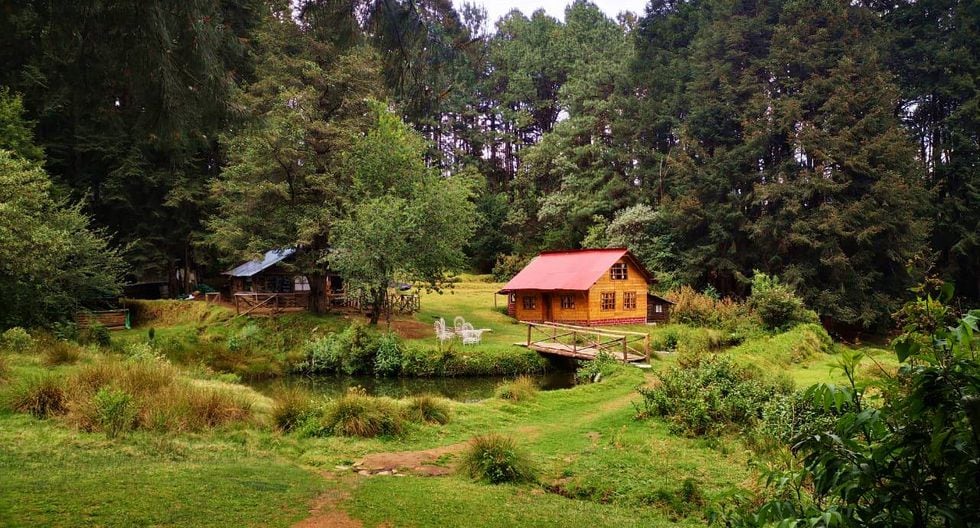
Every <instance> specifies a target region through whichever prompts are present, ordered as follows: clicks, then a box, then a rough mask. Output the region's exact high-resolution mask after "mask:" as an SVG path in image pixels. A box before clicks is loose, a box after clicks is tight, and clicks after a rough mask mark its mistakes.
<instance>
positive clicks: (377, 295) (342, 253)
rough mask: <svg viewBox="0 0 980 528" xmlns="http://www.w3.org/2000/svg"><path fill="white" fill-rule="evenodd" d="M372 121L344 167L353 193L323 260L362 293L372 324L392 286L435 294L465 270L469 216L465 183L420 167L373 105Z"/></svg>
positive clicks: (412, 149)
mask: <svg viewBox="0 0 980 528" xmlns="http://www.w3.org/2000/svg"><path fill="white" fill-rule="evenodd" d="M373 114H374V115H375V116H376V119H377V121H376V125H375V127H374V128H373V129H372V130H370V131H368V133H367V134H365V135H364V136H363V137H362V138H360V139H359V140H358V141H357V142H356V143H355V144H354V146H353V148H352V149H351V152H350V154H349V156H348V157H347V160H346V164H345V166H346V168H347V170H348V171H349V172H350V173H351V174H352V175H353V182H352V191H353V193H352V195H351V196H350V199H349V201H348V203H349V204H350V205H349V207H348V209H347V211H348V212H347V216H346V217H345V218H343V219H342V220H340V221H338V222H337V224H336V226H335V228H334V231H333V233H332V234H331V246H332V248H331V251H330V254H329V257H328V260H329V263H330V267H331V269H333V270H336V271H338V272H339V273H340V274H341V275H342V276H343V277H344V278H345V280H346V281H347V283H348V285H349V286H350V287H352V288H353V289H361V290H362V291H364V292H366V294H367V295H368V297H369V298H370V301H371V305H372V307H373V308H372V310H371V323H372V324H376V323H377V322H378V319H379V317H380V316H381V314H382V313H385V311H386V307H385V301H386V299H387V295H388V289H389V288H390V287H392V285H393V283H394V282H395V281H396V280H410V281H413V282H415V283H418V284H421V285H425V286H426V287H429V288H434V289H439V288H441V287H442V286H444V285H446V284H448V283H449V282H450V280H451V277H450V274H451V273H452V272H454V271H457V270H459V269H461V268H463V267H464V266H465V262H466V260H465V254H464V251H463V250H464V247H465V245H466V242H467V240H468V239H469V237H470V236H472V233H473V227H474V217H475V215H476V210H475V207H474V206H473V204H472V203H471V202H470V200H469V199H470V188H469V186H468V185H467V184H466V182H465V181H461V179H460V178H458V177H448V178H443V177H440V176H439V174H438V173H437V172H436V171H435V170H433V169H431V168H429V167H426V165H425V163H424V160H423V157H422V154H423V152H424V150H425V148H424V143H423V140H422V138H420V137H419V136H418V134H417V133H416V132H414V131H412V130H411V129H410V128H409V127H408V126H407V125H405V124H404V123H403V122H402V121H401V120H400V119H399V118H398V117H397V116H395V115H394V114H392V113H391V112H389V111H388V110H387V109H385V108H384V107H383V106H382V105H380V104H376V105H375V106H374V110H373Z"/></svg>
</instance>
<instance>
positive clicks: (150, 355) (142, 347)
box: [125, 343, 164, 362]
mask: <svg viewBox="0 0 980 528" xmlns="http://www.w3.org/2000/svg"><path fill="white" fill-rule="evenodd" d="M125 352H126V355H127V356H129V360H130V361H137V362H138V361H157V360H160V361H162V360H163V359H164V356H163V354H162V353H161V352H160V350H159V349H158V348H157V347H156V346H154V345H152V344H150V343H130V344H128V345H126V349H125Z"/></svg>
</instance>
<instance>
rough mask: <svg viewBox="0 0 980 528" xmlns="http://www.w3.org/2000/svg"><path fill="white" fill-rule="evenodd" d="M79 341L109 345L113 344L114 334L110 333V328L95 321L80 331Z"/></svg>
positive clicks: (88, 343)
mask: <svg viewBox="0 0 980 528" xmlns="http://www.w3.org/2000/svg"><path fill="white" fill-rule="evenodd" d="M78 341H79V342H80V343H82V344H86V345H99V346H101V347H109V346H110V345H112V336H111V335H109V329H108V328H106V327H105V326H104V325H101V324H98V323H95V324H92V325H90V326H86V327H84V328H82V329H80V330H79V331H78Z"/></svg>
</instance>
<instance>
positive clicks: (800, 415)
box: [759, 390, 846, 445]
mask: <svg viewBox="0 0 980 528" xmlns="http://www.w3.org/2000/svg"><path fill="white" fill-rule="evenodd" d="M844 410H846V409H842V410H841V411H837V410H835V409H833V408H828V409H824V408H823V407H820V406H817V405H815V404H814V403H813V400H812V399H811V398H809V397H808V396H807V393H806V391H802V390H801V391H794V392H792V393H790V394H787V395H785V396H782V397H778V398H773V399H772V400H771V401H770V402H769V403H767V404H766V406H765V407H764V409H763V411H762V422H761V423H760V426H759V430H760V432H762V433H763V434H765V435H766V436H768V437H770V438H773V439H775V440H777V441H778V442H780V443H781V444H783V445H793V444H794V443H796V441H797V440H798V439H801V438H806V437H808V436H810V435H813V434H817V433H822V432H831V431H833V430H834V424H835V423H836V421H837V417H838V416H840V414H841V412H842V411H844Z"/></svg>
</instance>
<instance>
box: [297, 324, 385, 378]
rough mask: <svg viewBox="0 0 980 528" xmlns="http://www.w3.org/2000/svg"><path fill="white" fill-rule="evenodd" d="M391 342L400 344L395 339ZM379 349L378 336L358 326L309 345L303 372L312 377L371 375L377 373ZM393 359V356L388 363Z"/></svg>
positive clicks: (306, 348)
mask: <svg viewBox="0 0 980 528" xmlns="http://www.w3.org/2000/svg"><path fill="white" fill-rule="evenodd" d="M389 339H391V340H392V341H394V342H395V344H397V338H396V337H395V336H393V335H392V336H390V337H389ZM388 344H389V345H390V344H391V342H389V343H388ZM379 345H380V343H379V338H378V336H377V334H375V333H374V332H373V331H371V330H369V329H368V328H367V327H366V326H364V325H363V324H361V323H354V324H352V325H350V326H348V327H347V328H345V329H344V330H343V331H342V332H339V333H332V334H330V335H328V336H326V337H321V338H319V339H315V340H313V341H309V342H307V343H306V345H305V346H304V352H305V354H306V360H305V361H304V362H303V365H302V367H301V369H302V370H305V371H306V372H309V373H327V372H342V373H344V374H347V375H354V374H367V373H370V372H373V371H374V361H375V356H376V355H377V354H378V349H379ZM390 352H391V350H388V351H386V353H390ZM390 359H391V357H390V355H389V357H388V358H386V360H390Z"/></svg>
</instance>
